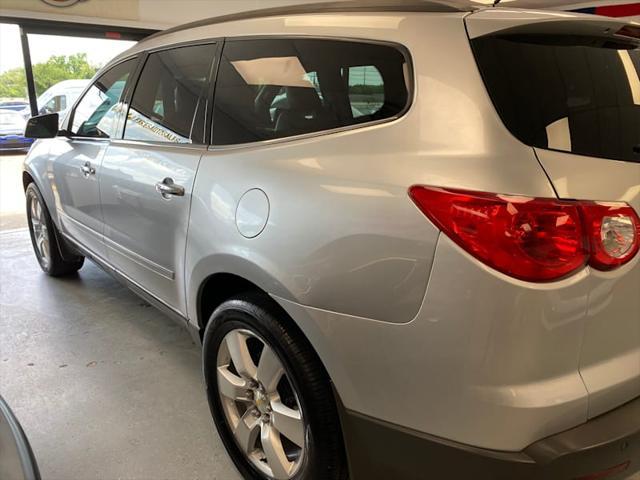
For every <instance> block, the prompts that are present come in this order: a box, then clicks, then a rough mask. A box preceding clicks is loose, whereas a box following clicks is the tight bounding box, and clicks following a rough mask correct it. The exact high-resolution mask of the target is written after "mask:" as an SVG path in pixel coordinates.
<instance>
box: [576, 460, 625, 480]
mask: <svg viewBox="0 0 640 480" xmlns="http://www.w3.org/2000/svg"><path fill="white" fill-rule="evenodd" d="M630 463H631V462H630V461H626V462H624V463H621V464H620V465H616V466H615V467H611V468H608V469H606V470H602V471H601V472H596V473H591V474H589V475H585V476H584V477H578V478H576V479H575V480H600V479H602V478H607V477H611V476H613V475H618V474H619V473H622V472H624V471H625V470H626V469H627V468H629V464H630Z"/></svg>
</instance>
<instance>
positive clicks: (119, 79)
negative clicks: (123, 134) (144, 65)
mask: <svg viewBox="0 0 640 480" xmlns="http://www.w3.org/2000/svg"><path fill="white" fill-rule="evenodd" d="M135 65H136V60H134V59H132V60H127V61H126V62H123V63H120V64H119V65H116V66H115V67H113V68H112V69H111V70H109V71H107V72H106V73H104V74H103V75H101V76H100V78H98V80H96V81H95V83H94V84H93V85H91V87H89V90H87V93H85V95H84V97H82V100H80V103H78V106H77V107H76V109H75V112H74V114H73V121H72V123H71V132H72V133H74V134H75V135H78V136H82V137H100V138H110V137H113V136H114V135H115V134H116V129H117V127H118V125H117V124H118V118H119V114H121V113H122V103H120V100H121V97H122V92H123V91H124V86H125V84H126V83H127V78H128V77H129V74H130V73H131V70H133V68H134V67H135Z"/></svg>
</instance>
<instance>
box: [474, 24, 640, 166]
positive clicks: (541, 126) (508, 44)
mask: <svg viewBox="0 0 640 480" xmlns="http://www.w3.org/2000/svg"><path fill="white" fill-rule="evenodd" d="M472 46H473V50H474V53H475V56H476V60H477V62H478V66H479V68H480V71H481V73H482V77H483V79H484V82H485V84H486V87H487V89H488V91H489V94H490V96H491V99H492V100H493V103H494V105H495V107H496V109H497V111H498V113H499V114H500V117H501V118H502V121H503V122H504V124H505V126H506V127H507V128H508V129H509V130H510V131H511V133H513V135H515V136H516V137H517V138H518V139H519V140H521V141H522V142H524V143H526V144H527V145H531V146H534V147H539V148H547V149H551V150H560V151H565V152H571V153H576V154H580V155H588V156H594V157H604V158H610V159H616V160H627V161H636V162H640V76H639V72H640V50H639V49H638V48H633V47H632V46H631V45H628V44H622V43H612V42H611V41H610V40H603V39H594V38H591V37H576V36H569V35H494V36H486V37H480V38H477V39H474V40H473V41H472Z"/></svg>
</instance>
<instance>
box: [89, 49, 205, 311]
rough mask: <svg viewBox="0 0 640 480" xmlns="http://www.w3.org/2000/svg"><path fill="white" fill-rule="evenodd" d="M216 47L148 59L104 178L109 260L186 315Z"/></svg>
mask: <svg viewBox="0 0 640 480" xmlns="http://www.w3.org/2000/svg"><path fill="white" fill-rule="evenodd" d="M216 49H217V45H216V44H215V43H208V44H201V45H189V46H183V47H174V48H169V49H163V50H160V51H154V52H151V53H149V54H148V56H147V57H146V59H145V60H144V66H143V68H142V71H141V73H140V77H139V79H138V82H137V85H136V87H135V90H134V91H133V94H132V98H131V99H130V107H129V111H128V113H127V118H126V122H125V129H124V134H123V138H122V139H121V140H118V141H115V142H112V144H111V145H110V146H109V147H108V149H107V152H106V154H105V156H104V159H103V163H102V172H101V175H100V192H101V203H102V211H103V215H104V222H105V230H104V234H105V235H104V237H105V245H106V248H107V255H108V260H109V262H110V263H111V264H112V266H114V267H115V268H116V269H117V270H118V271H120V272H121V273H122V274H124V275H125V276H126V277H128V278H129V279H130V280H131V281H133V282H134V283H135V284H137V285H138V286H139V287H141V288H143V289H144V290H146V291H147V293H150V294H152V295H153V296H155V297H156V298H158V299H160V300H161V301H162V302H163V303H165V304H166V305H168V306H169V307H172V308H173V309H174V310H175V311H177V312H178V313H181V314H185V313H186V306H185V300H184V282H183V270H184V268H183V263H184V254H185V242H186V235H187V225H188V219H189V210H190V205H191V192H192V187H193V183H194V179H195V174H196V170H197V168H198V163H199V162H200V158H201V156H202V154H203V152H204V151H206V140H205V139H206V135H205V131H206V130H207V129H206V127H205V126H206V123H207V122H206V117H207V111H208V109H209V108H210V106H208V103H209V100H208V99H209V96H210V85H211V84H210V77H211V74H212V71H213V66H214V63H215V57H216Z"/></svg>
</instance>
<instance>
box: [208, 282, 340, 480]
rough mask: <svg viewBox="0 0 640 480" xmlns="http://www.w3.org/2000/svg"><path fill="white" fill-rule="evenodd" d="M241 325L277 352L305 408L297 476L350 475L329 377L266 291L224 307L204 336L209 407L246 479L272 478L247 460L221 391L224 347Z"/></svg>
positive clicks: (331, 479) (326, 479) (321, 479)
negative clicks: (220, 366)
mask: <svg viewBox="0 0 640 480" xmlns="http://www.w3.org/2000/svg"><path fill="white" fill-rule="evenodd" d="M235 329H244V330H250V331H251V332H252V333H254V334H257V335H258V336H259V337H261V339H262V340H263V341H266V343H267V345H268V346H269V347H271V348H272V349H273V350H274V351H275V352H276V354H277V355H278V357H279V359H280V361H281V362H282V364H283V366H284V370H285V372H286V375H287V377H288V379H289V381H290V382H291V384H292V386H293V388H294V389H295V391H296V392H297V398H298V400H299V402H300V406H301V408H302V411H303V412H305V413H304V415H305V426H306V432H307V436H306V441H307V445H306V452H305V455H304V457H303V462H302V463H301V465H300V467H299V469H298V471H297V473H296V474H295V475H294V476H293V477H292V478H293V479H295V480H344V479H346V478H347V477H348V473H347V471H348V469H347V463H346V458H345V454H344V444H343V440H342V431H341V428H340V421H339V417H338V411H337V407H336V402H335V399H334V395H333V390H332V387H331V383H330V380H329V378H328V375H327V373H326V371H325V370H324V367H323V366H322V364H321V362H320V360H319V359H318V357H317V355H316V354H315V352H314V351H313V349H312V348H311V345H310V344H309V342H308V341H307V339H306V338H305V337H304V335H303V334H302V332H300V331H299V330H298V328H297V326H295V325H294V324H293V322H292V321H291V319H290V318H289V317H288V316H287V314H286V313H285V312H284V311H283V310H282V309H281V308H280V307H279V306H278V305H277V304H274V303H273V300H271V299H270V298H269V297H268V296H266V295H264V294H260V293H249V294H245V295H241V296H238V297H235V298H232V299H230V300H228V301H226V302H224V303H223V304H222V305H220V307H218V308H217V309H216V310H215V311H214V312H213V314H212V315H211V319H210V320H209V323H208V325H207V328H206V330H205V334H204V339H203V345H204V351H203V363H204V375H205V380H206V383H207V396H208V400H209V406H210V409H211V413H212V415H213V419H214V421H215V424H216V427H217V429H218V433H219V434H220V437H221V438H222V441H223V443H224V445H225V447H226V449H227V451H228V452H229V455H230V456H231V459H232V460H233V462H234V463H235V465H236V467H237V468H238V470H239V471H240V473H241V474H242V475H243V477H244V478H246V479H260V480H263V479H267V478H269V477H268V476H266V475H265V474H263V473H262V472H260V471H259V470H258V469H257V468H255V467H254V465H253V464H252V463H251V462H250V461H249V460H247V457H246V455H245V454H244V452H243V451H242V450H241V449H240V448H239V446H238V444H237V443H236V441H235V439H234V436H233V433H232V431H231V427H230V426H229V424H228V423H227V420H226V417H225V413H224V410H223V408H222V402H221V399H220V395H219V392H218V382H217V363H216V362H217V356H218V350H219V349H220V346H221V343H222V341H223V339H224V338H225V336H226V335H227V333H229V332H230V331H232V330H235Z"/></svg>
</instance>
